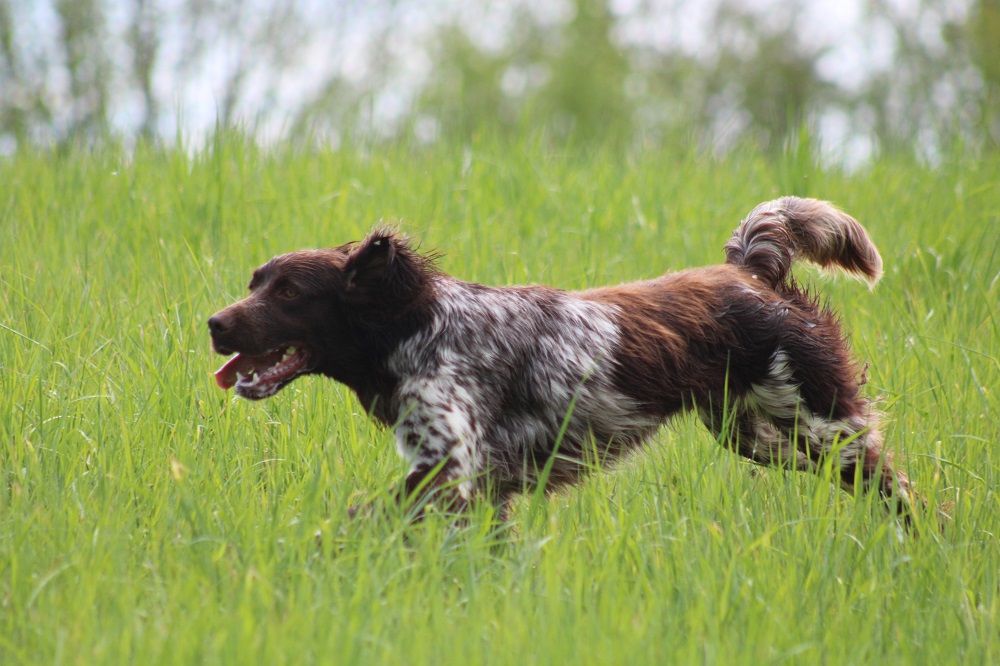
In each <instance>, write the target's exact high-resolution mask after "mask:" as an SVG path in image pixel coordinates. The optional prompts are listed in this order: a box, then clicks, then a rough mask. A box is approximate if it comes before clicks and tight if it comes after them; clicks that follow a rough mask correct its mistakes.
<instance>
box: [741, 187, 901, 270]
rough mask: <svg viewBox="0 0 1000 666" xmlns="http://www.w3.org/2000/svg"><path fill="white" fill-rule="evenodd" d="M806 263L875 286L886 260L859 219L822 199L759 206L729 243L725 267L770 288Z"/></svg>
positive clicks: (783, 200)
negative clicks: (739, 269)
mask: <svg viewBox="0 0 1000 666" xmlns="http://www.w3.org/2000/svg"><path fill="white" fill-rule="evenodd" d="M797 258H802V259H808V260H809V261H812V262H814V263H816V264H818V265H819V266H821V267H823V268H831V267H834V266H839V267H840V268H842V269H843V270H845V271H847V272H848V273H853V274H854V275H855V276H856V277H860V278H862V279H865V280H866V281H867V282H868V284H869V286H874V285H875V283H876V282H878V280H879V278H880V277H881V276H882V257H880V256H879V253H878V250H877V249H876V248H875V244H874V243H872V241H871V239H870V238H869V237H868V233H867V232H866V231H865V230H864V227H862V226H861V225H860V224H859V223H858V221H857V220H855V219H854V218H853V217H851V216H850V215H848V214H847V213H845V212H843V211H841V210H839V209H838V208H836V207H835V206H834V205H833V204H831V203H828V202H826V201H820V200H818V199H800V198H799V197H782V198H780V199H775V200H774V201H767V202H765V203H762V204H760V205H758V206H757V207H756V208H754V209H753V210H752V211H750V214H749V215H747V216H746V217H745V218H744V219H743V221H742V222H740V226H739V227H737V228H736V231H735V232H733V237H732V238H730V239H729V242H728V243H726V262H727V263H730V264H733V265H734V266H740V267H742V268H745V269H746V270H748V271H750V272H752V273H753V274H754V275H755V276H757V277H758V278H759V279H761V280H764V281H765V282H766V283H768V284H769V285H771V286H772V287H777V286H778V285H781V284H784V283H785V282H786V280H787V279H788V272H789V271H790V270H791V267H792V262H793V261H794V260H795V259H797Z"/></svg>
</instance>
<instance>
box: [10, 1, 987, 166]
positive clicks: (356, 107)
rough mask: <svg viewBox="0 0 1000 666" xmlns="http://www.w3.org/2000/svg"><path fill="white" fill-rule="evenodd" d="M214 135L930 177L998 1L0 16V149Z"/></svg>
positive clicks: (954, 125) (81, 6) (957, 117)
mask: <svg viewBox="0 0 1000 666" xmlns="http://www.w3.org/2000/svg"><path fill="white" fill-rule="evenodd" d="M220 127H222V128H229V127H237V128H240V129H241V130H242V131H246V132H248V133H251V134H253V135H254V136H255V137H257V138H258V139H259V140H260V141H261V142H262V143H269V142H274V141H277V140H280V139H286V138H287V139H293V140H302V141H306V142H319V143H322V144H324V145H340V144H342V143H343V142H344V141H348V140H354V139H356V138H358V137H363V138H364V140H366V141H369V140H375V141H378V140H396V139H400V138H405V139H408V140H413V141H416V142H427V143H430V142H434V141H439V140H443V139H444V140H446V139H457V140H460V141H461V140H466V139H467V138H469V137H471V136H473V135H475V134H476V133H479V132H491V133H499V134H503V133H507V132H511V133H524V132H537V133H540V134H541V135H543V136H545V137H547V138H551V139H553V140H567V141H576V140H584V141H590V140H600V141H621V142H626V143H629V144H634V143H639V144H640V145H643V146H645V145H656V144H658V143H664V144H665V143H670V142H684V143H685V144H688V145H690V144H691V143H692V142H694V143H696V144H698V145H701V146H703V147H704V148H705V149H706V150H710V151H713V152H716V153H724V152H726V151H727V150H730V149H732V148H733V147H734V146H737V145H741V144H747V143H750V144H753V145H755V146H757V147H759V148H760V149H762V150H765V151H771V150H781V149H783V147H785V146H787V145H788V142H789V141H790V140H801V138H802V137H803V136H808V137H810V140H811V141H812V142H813V143H814V144H815V146H816V151H817V153H818V154H820V155H821V156H822V158H823V159H824V160H825V161H828V162H832V163H838V164H842V165H845V166H848V167H850V166H853V165H857V164H861V163H864V162H866V161H867V160H869V159H870V158H872V157H873V156H876V155H880V154H887V153H897V152H904V153H907V154H916V155H917V156H919V157H920V158H922V159H926V160H928V161H930V162H932V163H933V162H934V161H935V160H937V159H939V157H940V155H941V154H943V153H944V152H945V151H947V150H949V149H951V147H953V146H954V145H956V144H957V145H960V146H962V147H963V148H965V149H968V148H973V149H976V150H983V149H995V148H996V147H997V146H998V144H1000V0H822V1H815V2H807V1H805V0H801V1H800V0H704V1H698V2H691V1H688V2H682V1H680V0H511V1H508V2H475V1H465V2H460V1H444V0H442V1H423V2H416V1H407V0H397V1H382V0H364V1H354V0H342V1H339V2H333V1H331V2H321V1H320V0H299V1H297V2H277V1H275V2H266V1H263V0H245V1H242V2H237V1H233V0H0V154H11V153H13V152H16V151H17V150H18V149H21V148H26V147H30V146H53V145H55V146H59V145H64V144H68V143H72V144H78V143H81V142H83V143H91V142H96V141H101V140H104V139H107V138H109V137H110V138H114V139H115V140H119V141H125V142H126V143H132V142H134V141H136V140H139V139H142V138H147V139H157V140H163V141H166V142H170V143H173V142H175V141H177V140H178V139H179V140H181V141H182V142H184V143H185V145H189V146H198V145H200V144H201V143H203V142H204V141H205V139H206V137H208V136H211V135H212V133H213V132H214V131H215V130H217V129H218V128H220Z"/></svg>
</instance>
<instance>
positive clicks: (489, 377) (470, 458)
mask: <svg viewBox="0 0 1000 666" xmlns="http://www.w3.org/2000/svg"><path fill="white" fill-rule="evenodd" d="M725 254H726V262H725V263H724V264H720V265H715V266H709V267H704V268H696V269H689V270H684V271H680V272H676V273H668V274H665V275H662V276H660V277H657V278H653V279H649V280H643V281H639V282H632V283H628V284H622V285H619V286H611V287H600V288H595V289H588V290H585V291H577V292H569V291H563V290H560V289H554V288H550V287H545V286H513V287H489V286H484V285H481V284H476V283H472V282H465V281H462V280H459V279H456V278H454V277H451V276H449V275H446V274H444V273H443V272H442V271H440V270H439V269H438V268H437V266H436V261H435V259H436V257H435V256H433V255H427V254H422V253H420V252H418V251H417V250H416V249H415V248H414V247H413V245H412V244H411V243H410V242H409V241H408V239H407V238H405V237H404V236H402V235H401V234H400V233H398V232H397V231H395V230H393V229H389V228H377V229H375V230H374V231H373V232H371V233H370V234H369V235H368V236H367V237H366V238H365V239H364V240H362V241H359V242H352V243H348V244H345V245H341V246H339V247H335V248H331V249H321V250H303V251H299V252H292V253H289V254H284V255H280V256H277V257H275V258H273V259H271V260H270V261H268V262H267V263H266V264H264V265H263V266H261V267H260V268H258V269H257V270H256V271H255V272H254V273H253V278H252V280H251V281H250V285H249V291H250V293H249V295H248V296H247V297H246V298H244V299H242V300H240V301H238V302H237V303H234V304H232V305H230V306H228V307H226V308H225V309H223V310H220V311H219V312H217V313H215V314H214V315H213V316H212V317H211V318H210V319H209V320H208V326H209V329H210V332H211V337H212V343H213V347H214V349H215V351H216V352H218V353H219V354H224V355H229V354H234V353H235V355H234V356H233V357H232V358H231V359H229V360H228V361H227V362H226V363H225V364H224V365H223V366H222V367H221V368H220V369H219V370H218V371H217V372H216V373H215V378H216V381H217V383H218V385H219V386H220V387H221V388H223V389H228V388H232V387H235V389H236V393H237V394H238V395H240V396H242V397H244V398H248V399H251V400H259V399H262V398H267V397H269V396H272V395H274V394H275V393H277V392H278V391H279V390H280V389H281V388H282V387H284V386H286V385H287V384H288V383H289V382H291V381H292V380H293V379H295V378H296V377H299V376H302V375H307V374H320V375H325V376H327V377H331V378H333V379H334V380H336V381H338V382H341V383H343V384H346V385H347V386H348V387H350V388H351V389H353V391H354V392H355V393H356V395H357V397H358V399H359V400H360V402H361V404H362V405H363V406H364V408H365V409H366V410H367V411H368V413H369V414H370V415H371V416H372V417H373V418H374V419H376V420H377V421H379V422H381V423H383V424H385V425H388V426H392V427H393V428H394V429H395V441H396V447H397V449H398V451H399V453H400V454H401V455H402V456H403V457H404V458H405V459H406V460H407V461H408V463H409V472H408V474H407V475H406V478H405V480H404V481H403V483H402V484H401V487H400V488H399V489H398V493H397V494H398V496H399V497H400V498H409V499H410V500H413V499H414V498H415V496H417V495H419V496H420V497H422V498H427V497H431V498H433V501H434V503H438V504H440V505H442V506H446V507H448V508H449V509H452V510H456V511H461V510H462V509H464V508H465V507H466V506H467V505H468V504H469V503H470V502H471V501H473V500H474V499H475V498H486V499H488V500H489V501H492V502H495V503H496V504H497V506H498V507H499V508H500V510H501V511H504V508H505V507H507V506H508V505H509V501H510V500H511V499H512V498H513V497H514V496H515V495H516V494H518V493H519V492H521V491H524V490H526V489H531V488H533V487H537V486H538V484H539V483H542V482H544V483H545V488H546V489H547V490H548V489H553V488H558V487H560V486H563V485H566V484H570V483H573V482H575V481H577V480H578V479H579V478H580V477H581V475H583V474H584V473H585V472H586V471H587V470H588V469H591V468H593V467H594V464H593V463H594V459H595V458H596V459H597V460H598V462H599V463H600V464H607V463H610V462H612V461H615V460H617V459H620V458H621V457H622V456H623V455H625V454H626V453H628V452H630V451H632V450H635V449H638V448H640V447H641V446H642V444H643V443H644V442H645V441H647V440H648V439H649V438H650V437H651V436H652V435H653V434H654V433H655V432H656V431H657V430H658V428H659V427H660V426H661V425H663V424H664V423H665V422H666V421H667V420H668V419H669V417H670V416H672V415H673V414H676V413H678V412H681V411H683V410H695V411H696V412H697V413H698V415H699V416H700V418H701V420H702V421H703V422H704V424H705V425H706V426H707V427H708V429H709V430H710V431H711V432H712V434H713V435H714V436H715V437H716V438H717V439H718V441H719V442H720V443H722V444H723V445H725V446H726V447H728V448H730V449H731V450H733V451H735V452H737V453H739V454H740V455H742V456H744V457H746V458H748V459H750V460H751V461H753V462H755V463H759V464H761V465H772V466H784V467H786V468H792V469H796V470H802V471H813V472H816V471H818V470H820V469H821V467H822V466H823V465H824V463H826V462H827V461H828V460H832V462H833V463H834V464H835V465H836V469H837V470H838V475H839V476H838V479H839V482H840V484H841V485H842V486H843V487H844V488H845V489H847V490H849V491H854V490H856V489H858V488H859V487H860V488H862V489H865V490H869V489H871V490H876V491H877V492H878V493H879V494H880V495H881V496H882V497H883V498H885V500H887V502H888V504H889V506H892V507H895V509H896V510H897V511H899V512H900V513H901V514H904V515H906V514H907V512H908V511H909V508H910V504H911V490H910V483H909V481H908V479H907V477H906V476H905V475H904V474H903V473H901V472H900V471H899V470H897V469H896V468H895V466H894V465H893V463H892V461H891V460H890V458H889V456H888V455H887V454H886V452H885V451H884V450H883V442H882V432H881V429H880V415H879V412H878V411H877V410H876V409H875V408H874V406H873V404H872V402H871V401H870V400H869V399H867V398H866V397H864V395H863V394H862V392H861V385H862V384H863V383H864V380H863V378H862V375H863V370H862V369H861V367H860V366H859V364H858V363H857V362H856V361H855V360H854V359H853V358H852V356H851V354H850V351H849V348H848V344H847V341H846V339H845V335H844V333H843V332H842V330H841V327H840V325H839V324H838V320H837V317H836V315H835V314H834V313H833V312H832V311H831V310H830V309H829V308H828V307H825V306H821V305H820V304H819V303H818V300H817V298H816V297H815V296H813V295H811V294H810V293H809V292H807V291H806V290H804V289H802V288H800V287H799V286H798V285H797V284H796V282H795V281H794V279H793V278H792V276H791V273H790V270H791V267H792V263H793V261H795V260H796V259H805V260H808V261H811V262H813V263H815V264H818V265H819V266H820V267H821V268H825V269H830V268H840V269H842V270H843V271H846V272H848V273H850V274H852V275H854V276H856V277H859V278H862V279H864V280H866V281H868V283H869V284H870V286H872V287H873V286H874V284H875V283H876V282H877V281H878V280H879V278H880V276H881V273H882V259H881V257H880V256H879V253H878V250H877V249H876V248H875V245H874V244H873V243H872V241H871V239H870V238H869V236H868V234H867V232H866V231H865V229H864V228H863V227H862V226H861V225H860V224H859V223H858V222H857V221H856V220H855V219H854V218H853V217H851V216H850V215H848V214H846V213H844V212H842V211H841V210H839V209H837V208H836V207H834V206H833V205H832V204H830V203H828V202H825V201H820V200H816V199H804V198H798V197H791V196H789V197H783V198H780V199H776V200H774V201H769V202H766V203H762V204H760V205H758V206H757V207H756V208H754V209H753V210H752V211H751V212H750V214H749V215H747V217H746V218H744V219H743V220H742V222H741V223H740V225H739V226H738V228H737V229H736V231H735V232H734V233H733V235H732V238H730V240H729V241H728V243H726V245H725ZM595 452H596V454H597V455H596V456H595V455H592V454H593V453H595Z"/></svg>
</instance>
